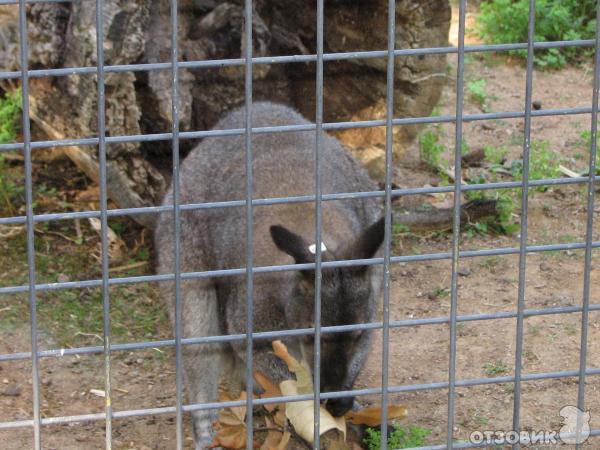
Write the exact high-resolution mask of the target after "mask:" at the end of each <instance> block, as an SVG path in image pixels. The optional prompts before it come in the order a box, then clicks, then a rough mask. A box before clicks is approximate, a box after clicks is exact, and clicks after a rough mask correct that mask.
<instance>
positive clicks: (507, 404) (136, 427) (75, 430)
mask: <svg viewBox="0 0 600 450" xmlns="http://www.w3.org/2000/svg"><path fill="white" fill-rule="evenodd" d="M453 58H454V57H449V58H448V59H449V72H448V73H449V74H450V75H449V77H450V78H452V77H453V76H454V74H455V66H456V63H455V60H454V59H453ZM466 62H467V65H466V70H465V77H466V80H467V81H473V80H478V79H481V78H484V79H485V80H486V92H487V98H486V100H485V106H482V105H481V104H480V103H478V102H476V101H474V100H473V99H471V98H470V97H469V95H467V96H466V104H465V113H476V112H481V111H482V109H483V108H485V109H486V111H521V110H523V107H524V98H525V70H524V67H523V65H522V63H520V62H518V61H514V60H510V59H509V60H507V59H506V58H505V57H503V56H501V55H491V56H489V57H488V56H481V55H468V57H467V61H466ZM590 63H591V61H590ZM590 63H584V64H582V65H581V66H579V67H568V68H565V69H563V70H560V71H537V70H536V71H535V73H534V92H533V98H534V100H536V101H539V102H541V104H542V108H544V109H551V108H566V107H573V108H574V107H589V105H590V103H591V98H592V84H591V83H592V76H593V71H592V67H591V64H590ZM450 78H449V82H448V87H447V89H446V90H445V92H444V95H443V98H442V101H441V103H440V106H439V113H440V114H454V108H455V96H456V91H455V87H454V84H453V83H454V81H453V80H452V79H450ZM589 126H590V117H589V115H577V116H553V117H544V118H534V119H533V121H532V139H533V140H536V141H547V142H549V145H550V148H551V149H552V151H553V152H555V153H556V154H557V155H559V156H560V158H561V161H562V163H563V165H564V166H566V167H569V168H571V169H572V170H575V171H581V170H583V169H584V167H585V165H586V163H587V157H588V156H587V155H588V154H589V149H588V148H586V146H585V143H584V142H582V137H581V135H582V132H583V131H585V130H586V129H588V128H589ZM433 129H435V130H436V132H437V133H439V135H440V141H441V142H443V143H444V144H446V145H447V146H448V147H449V148H451V147H452V145H453V141H454V125H442V126H437V127H435V128H433ZM464 137H465V140H466V142H467V143H468V145H469V147H470V148H472V149H475V148H479V147H483V146H485V145H493V146H495V147H505V148H506V150H507V159H508V160H513V159H518V158H519V157H520V154H521V151H522V139H523V120H522V119H517V120H492V121H485V122H482V121H478V122H472V123H465V124H464ZM446 156H448V157H450V155H449V153H448V154H447V155H446ZM397 166H398V169H397V171H396V179H395V182H396V183H398V184H399V185H402V186H414V187H420V186H423V185H425V184H436V183H437V182H438V181H439V179H438V177H437V175H436V174H434V173H432V172H431V171H429V170H427V169H426V168H425V167H424V165H423V164H422V163H421V162H420V159H419V146H418V143H415V144H414V145H413V146H412V147H411V148H409V149H408V150H407V152H406V156H405V158H404V159H403V160H402V161H399V162H398V164H397ZM51 167H52V169H53V170H52V171H50V170H49V168H51ZM34 169H35V170H36V171H39V172H43V173H48V172H53V171H56V177H57V179H59V178H60V176H64V174H65V173H66V174H70V176H72V177H73V178H74V179H80V178H81V177H80V176H78V175H77V174H76V172H75V170H74V169H73V168H72V167H70V166H69V164H68V163H67V162H65V161H62V162H61V161H59V162H53V163H47V162H43V161H38V162H36V164H35V168H34ZM61 171H62V172H61ZM78 177H79V178H78ZM501 179H506V180H509V179H510V178H509V177H506V178H501ZM37 181H39V182H41V181H45V182H47V183H48V185H52V180H51V179H48V180H41V181H40V180H37ZM75 187H76V189H75V190H74V191H73V192H67V193H63V194H61V195H63V197H64V198H63V200H64V201H69V202H71V204H72V205H76V206H77V205H78V207H80V208H81V209H84V208H85V207H86V205H89V202H91V203H93V202H94V198H93V195H92V197H91V198H85V196H84V197H81V195H80V191H84V192H85V191H86V189H87V190H88V191H91V192H93V186H91V185H90V186H88V185H87V182H86V181H85V180H83V179H80V181H79V182H77V183H75ZM75 191H77V192H75ZM443 200H444V199H439V198H438V199H437V201H443ZM446 200H447V199H446ZM585 200H586V192H585V188H584V187H583V186H563V187H556V188H551V189H549V190H548V191H546V192H535V193H533V194H532V195H531V196H530V203H529V208H530V210H529V223H528V241H529V244H531V245H539V244H550V243H575V242H583V241H584V238H585V232H586V229H585V222H586V204H585ZM405 201H406V202H414V203H419V202H423V201H427V202H431V201H432V198H431V197H426V196H422V197H416V196H415V197H413V198H410V199H406V200H405ZM43 206H44V205H42V207H43ZM54 206H56V207H58V206H57V205H56V204H55V205H54ZM599 212H600V206H598V205H596V210H595V224H596V225H595V229H594V240H596V241H597V240H599V239H600V226H599V225H598V222H599V220H600V216H599V214H598V213H599ZM516 213H518V210H517V211H516ZM515 220H516V221H517V223H518V221H519V217H518V216H517V217H515ZM114 223H115V224H117V225H118V224H121V227H126V226H129V227H131V222H127V221H125V220H121V221H115V222H114ZM123 224H125V225H123ZM60 226H62V227H66V228H59V225H52V224H51V225H49V227H48V228H46V229H42V228H40V229H39V230H37V231H38V236H40V238H39V239H38V241H39V243H37V244H36V249H37V250H38V253H39V255H38V258H40V260H39V261H40V262H39V264H41V266H40V265H38V268H40V270H41V271H42V272H41V273H40V279H41V280H42V281H43V280H45V281H56V280H59V281H64V280H67V279H88V278H95V277H98V275H99V272H98V270H99V269H98V268H99V264H98V262H97V259H96V256H95V255H94V254H93V253H94V251H97V245H98V237H97V235H96V234H95V232H94V230H93V229H91V228H90V226H89V224H87V223H83V222H82V224H81V225H80V228H81V229H80V230H79V231H78V230H77V229H75V225H70V224H69V225H67V224H61V225H60ZM116 228H118V227H116ZM80 234H82V235H83V240H84V241H85V243H84V244H81V243H77V242H78V241H77V239H78V237H80ZM41 236H43V237H41ZM121 238H122V242H123V244H122V245H123V246H124V248H125V250H123V251H124V253H125V254H126V256H125V257H123V258H122V259H121V261H119V262H115V264H113V265H112V266H113V267H116V269H117V270H116V271H115V273H114V276H124V275H128V274H131V275H138V274H149V273H152V266H151V262H150V258H149V256H148V249H149V244H148V237H147V236H144V235H143V234H142V233H141V232H140V230H139V229H137V228H136V227H131V231H124V232H123V234H122V236H121ZM516 246H518V234H514V235H494V234H477V233H468V232H463V233H462V235H461V249H464V250H467V249H487V248H498V247H516ZM38 247H39V248H38ZM24 248H25V247H24V236H23V233H21V234H17V235H14V236H9V237H6V236H5V237H4V238H3V239H1V240H0V269H1V270H0V284H1V285H2V286H8V285H15V284H21V283H23V282H24V281H26V271H25V260H24ZM450 248H451V236H450V234H448V233H433V234H429V235H426V236H423V235H416V234H411V233H404V234H402V235H400V236H398V237H397V238H396V240H395V244H394V255H399V254H403V255H410V254H426V253H436V252H445V251H449V250H450ZM81 249H85V250H86V254H85V255H80V256H77V257H76V259H74V258H75V257H74V256H73V254H74V253H75V252H78V251H79V252H81ZM90 249H91V250H92V251H89V252H88V250H90ZM144 249H145V250H144ZM57 254H61V255H66V256H64V260H63V259H60V258H54V257H52V255H57ZM132 255H134V257H132ZM44 256H45V257H46V259H44ZM583 256H584V252H583V251H582V250H569V251H554V252H547V253H533V254H529V255H528V257H527V270H526V277H525V299H526V308H528V309H544V308H553V307H559V306H578V305H581V303H582V292H583ZM518 264H519V262H518V256H516V255H510V256H487V257H476V258H466V259H464V260H461V262H460V273H461V276H460V277H459V280H458V281H459V298H458V314H459V315H469V314H479V313H491V312H512V311H515V310H516V304H517V289H518ZM599 267H600V265H599V263H598V252H597V251H596V252H595V253H594V260H593V270H592V271H591V298H590V302H591V303H592V304H599V303H600V269H599ZM61 277H62V278H61ZM450 278H451V267H450V263H449V261H426V262H411V263H400V264H396V265H394V266H393V268H392V280H393V283H392V287H391V319H392V320H405V319H417V318H429V317H431V318H434V317H444V316H447V315H448V314H449V312H450V294H449V288H450ZM69 292H71V291H69ZM73 292H74V293H73V294H72V295H73V296H74V298H68V299H67V300H68V301H69V302H71V303H69V304H71V305H73V304H75V303H78V302H79V301H83V302H87V303H86V304H88V305H92V304H93V305H94V306H93V307H94V308H96V311H97V310H98V305H99V301H100V300H99V298H100V297H99V294H98V292H99V291H98V290H95V289H82V290H74V291H73ZM80 292H82V293H80ZM112 293H113V291H112V290H111V295H112ZM114 296H115V298H116V300H115V302H116V304H115V308H117V309H118V314H117V313H115V314H116V315H115V317H114V319H113V327H115V328H113V329H114V330H115V335H116V337H115V342H134V341H138V342H139V341H140V340H148V339H156V340H158V339H163V338H167V337H169V336H170V331H169V327H168V324H167V321H166V319H165V316H164V314H162V313H160V312H159V311H158V309H160V303H159V300H158V299H157V295H156V291H155V287H153V286H142V287H133V286H129V287H124V288H123V287H121V288H119V289H117V288H115V290H114ZM63 300H64V297H60V296H59V295H58V294H53V293H50V292H46V293H40V299H39V304H40V305H41V306H40V308H41V309H40V312H39V329H40V347H41V349H50V348H60V347H63V346H64V347H67V346H82V345H102V341H101V338H100V335H101V331H102V329H101V326H100V328H99V324H98V320H97V318H96V320H92V319H90V318H89V316H88V313H87V312H86V311H81V310H78V309H76V308H75V307H74V306H73V309H63V310H61V311H62V313H64V315H63V316H62V319H61V320H62V322H61V321H58V320H57V317H56V316H55V315H53V313H52V312H51V310H50V308H51V307H52V305H55V306H56V305H58V304H59V302H60V301H63ZM0 301H1V303H0V333H1V338H0V354H7V353H13V352H24V351H28V350H29V349H30V341H29V326H28V318H27V317H28V316H27V306H26V302H27V297H26V295H12V296H1V297H0ZM44 302H47V304H49V305H50V306H49V307H44V306H43V305H42V304H43V303H44ZM132 305H133V306H132ZM157 305H158V306H157ZM44 308H45V309H44ZM128 308H129V309H128ZM100 311H101V309H100ZM138 317H140V318H141V319H143V324H141V325H140V324H139V323H138V322H137V321H136V320H137V318H138ZM69 319H72V320H73V325H69V323H68V322H69ZM100 324H101V317H100ZM580 324H581V313H570V314H552V315H543V316H537V317H531V318H526V319H525V321H524V360H523V361H524V366H523V373H524V374H535V373H545V372H557V371H567V370H578V369H579V348H580V332H581V329H580V328H581V326H580ZM515 331H516V319H514V318H510V319H494V320H485V321H483V320H481V321H470V322H461V323H460V324H459V325H458V337H457V359H456V377H457V379H458V380H468V379H474V378H480V377H494V376H510V375H513V373H514V361H515V345H516V343H515ZM449 335H450V332H449V326H448V325H446V324H441V325H423V326H418V327H402V328H394V329H392V330H391V331H390V341H389V350H390V366H389V381H390V385H395V386H402V385H411V384H425V383H436V382H445V381H447V379H448V345H449ZM382 350H383V343H382V341H381V333H377V334H376V339H375V340H374V345H373V351H372V352H371V354H370V358H369V361H368V362H367V364H366V366H365V368H364V370H363V372H362V374H361V376H360V379H359V381H358V383H357V386H356V388H359V389H360V388H366V387H376V386H379V385H380V383H381V366H382V362H381V359H382ZM112 362H113V372H112V375H113V391H114V405H113V406H114V410H115V411H123V410H131V409H141V408H151V407H160V406H171V405H173V404H174V392H175V389H174V384H175V382H174V379H175V374H174V358H173V352H172V350H170V349H165V348H160V349H150V350H144V351H135V352H120V353H116V354H115V355H114V357H113V360H112ZM587 365H588V367H590V368H596V367H600V312H592V313H590V320H589V338H588V353H587ZM40 376H41V384H42V413H43V416H44V417H54V416H62V415H78V414H92V413H100V412H103V404H104V399H103V398H102V397H99V396H98V395H96V394H94V392H95V391H93V390H95V389H97V390H102V389H103V388H104V383H103V357H102V354H92V355H90V354H82V355H78V356H63V357H56V358H55V357H52V358H42V359H41V360H40ZM30 377H31V363H30V361H28V360H27V359H23V360H19V361H13V362H0V421H13V420H24V419H29V418H30V417H31V414H32V412H31V400H32V392H31V381H30ZM577 389H578V383H577V378H576V377H568V378H561V379H548V380H537V381H524V382H523V383H522V401H521V426H522V428H523V429H525V430H559V429H560V427H561V417H560V416H559V411H560V409H561V408H562V407H563V406H565V405H576V404H577ZM391 397H392V399H393V402H395V403H401V404H404V405H406V406H407V407H408V410H409V414H408V417H407V418H406V419H405V420H403V422H402V423H404V424H412V425H418V426H419V427H424V428H428V429H430V430H431V431H432V433H431V435H430V436H429V437H428V438H427V442H428V443H430V444H439V443H444V442H445V439H446V424H447V419H446V417H447V400H448V396H447V390H445V389H431V390H424V391H417V392H409V393H402V394H395V395H392V396H391ZM364 401H365V402H375V403H377V402H378V399H377V398H366V399H364ZM586 405H587V408H588V409H589V410H590V413H591V421H590V426H591V428H592V429H600V407H599V406H598V405H600V377H598V376H589V377H588V379H587V384H586ZM512 411H513V384H512V383H503V384H491V385H480V386H473V387H461V388H458V389H457V397H456V411H455V427H454V433H453V436H454V438H455V439H456V440H468V438H469V434H470V433H471V432H473V431H476V430H480V431H484V430H510V429H511V428H512ZM174 423H175V422H174V415H169V414H164V415H155V416H145V417H136V418H131V419H115V420H114V424H113V445H114V448H119V449H120V448H136V449H163V448H174V441H175V427H174ZM32 434H33V433H32V429H31V428H27V427H25V428H17V429H9V430H1V431H0V442H2V445H1V447H2V448H4V449H23V448H31V446H32ZM186 435H187V436H191V430H190V427H189V423H188V422H186ZM187 442H188V443H189V447H190V448H191V447H192V441H191V439H190V438H188V441H187ZM43 446H44V448H45V449H61V450H62V449H88V448H90V449H91V448H102V447H103V446H104V423H103V422H101V421H96V422H94V421H92V422H80V423H71V424H66V425H55V426H45V427H44V428H43ZM586 447H587V448H600V438H598V437H596V438H590V439H589V440H588V442H587V444H586ZM565 448H567V446H565Z"/></svg>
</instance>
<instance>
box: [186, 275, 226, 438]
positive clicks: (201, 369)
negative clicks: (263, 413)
mask: <svg viewBox="0 0 600 450" xmlns="http://www.w3.org/2000/svg"><path fill="white" fill-rule="evenodd" d="M182 287H183V289H182V303H183V311H182V313H183V317H184V320H183V324H182V326H183V337H184V338H189V337H202V336H215V335H220V334H221V330H220V326H219V316H218V307H217V295H216V290H215V288H214V286H212V284H210V283H207V282H206V281H204V280H202V281H198V280H194V281H191V280H190V281H185V282H183V283H182ZM226 350H227V349H226V347H225V346H224V345H223V344H192V345H185V346H183V350H182V356H183V368H184V377H185V379H184V384H185V386H186V389H187V397H188V401H189V402H190V403H209V402H214V401H217V390H218V386H219V376H220V375H221V373H222V369H223V367H224V364H225V363H226V358H227V356H226V353H225V352H226ZM216 417H217V412H216V411H212V410H200V411H194V412H192V421H193V427H194V437H195V441H196V448H197V449H204V448H206V447H208V445H210V443H211V442H212V439H213V430H212V423H213V422H214V421H215V420H216Z"/></svg>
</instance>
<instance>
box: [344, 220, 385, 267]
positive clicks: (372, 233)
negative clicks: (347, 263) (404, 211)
mask: <svg viewBox="0 0 600 450" xmlns="http://www.w3.org/2000/svg"><path fill="white" fill-rule="evenodd" d="M384 236H385V217H382V218H381V219H379V220H378V221H377V222H375V223H374V224H373V225H371V226H369V227H368V228H367V229H366V230H365V231H363V232H362V234H361V235H360V237H359V238H358V239H357V240H356V242H354V243H353V244H351V245H350V248H349V250H348V252H347V256H346V258H347V259H369V258H372V257H373V255H375V253H376V252H377V250H378V249H379V247H380V246H381V243H382V242H383V238H384Z"/></svg>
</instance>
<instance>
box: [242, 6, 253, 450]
mask: <svg viewBox="0 0 600 450" xmlns="http://www.w3.org/2000/svg"><path fill="white" fill-rule="evenodd" d="M252 8H253V6H252V0H245V5H244V27H245V28H244V39H245V53H246V54H245V55H244V56H245V72H244V78H245V79H244V106H245V109H246V123H245V132H244V133H245V134H244V138H245V150H246V392H247V393H248V395H247V396H246V433H247V434H246V439H247V441H246V448H247V449H248V450H252V444H253V439H254V430H253V424H254V418H253V416H252V394H253V392H254V379H253V373H252V367H253V361H252V353H253V352H252V349H253V342H252V331H253V329H254V323H253V320H252V319H253V315H254V301H253V294H254V292H253V291H254V274H253V267H254V241H253V239H254V222H253V207H252V191H253V171H252V54H253V46H252Z"/></svg>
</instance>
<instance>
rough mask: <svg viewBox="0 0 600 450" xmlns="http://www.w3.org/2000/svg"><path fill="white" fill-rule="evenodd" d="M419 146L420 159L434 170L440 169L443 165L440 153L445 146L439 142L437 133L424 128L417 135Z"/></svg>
mask: <svg viewBox="0 0 600 450" xmlns="http://www.w3.org/2000/svg"><path fill="white" fill-rule="evenodd" d="M419 147H420V149H421V160H422V161H423V162H425V163H426V164H427V165H428V166H429V167H431V168H432V169H434V170H440V168H441V167H443V165H444V161H443V160H442V154H443V153H444V151H445V150H446V146H445V145H444V144H441V143H440V142H439V137H438V135H437V134H436V133H435V132H433V131H431V130H426V131H424V132H423V133H421V136H419Z"/></svg>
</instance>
